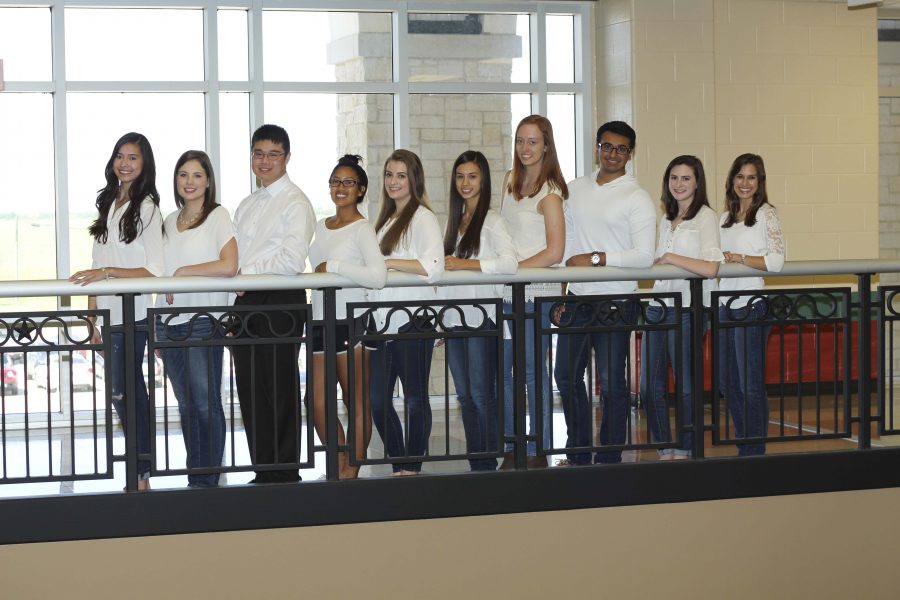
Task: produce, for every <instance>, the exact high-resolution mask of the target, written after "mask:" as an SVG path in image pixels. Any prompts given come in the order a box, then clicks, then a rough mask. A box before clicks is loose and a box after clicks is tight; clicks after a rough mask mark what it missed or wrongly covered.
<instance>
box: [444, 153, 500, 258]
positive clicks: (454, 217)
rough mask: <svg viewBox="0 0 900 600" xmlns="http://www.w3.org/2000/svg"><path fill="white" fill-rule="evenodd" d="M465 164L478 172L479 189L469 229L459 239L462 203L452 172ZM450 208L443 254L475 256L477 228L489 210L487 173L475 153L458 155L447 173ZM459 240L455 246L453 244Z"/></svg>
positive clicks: (478, 241)
mask: <svg viewBox="0 0 900 600" xmlns="http://www.w3.org/2000/svg"><path fill="white" fill-rule="evenodd" d="M466 163H474V164H475V166H477V167H478V170H479V171H481V189H480V190H479V191H478V204H477V205H476V207H475V213H474V214H473V215H472V218H471V220H470V221H469V226H468V228H466V232H465V233H464V234H463V236H462V239H459V224H460V223H461V222H462V217H463V213H464V212H465V209H466V201H465V200H464V199H463V197H462V196H461V195H460V193H459V190H458V189H457V187H456V170H457V169H458V168H459V167H460V166H461V165H464V164H466ZM450 173H451V175H450V207H449V209H448V210H447V230H446V232H445V233H444V254H445V255H447V256H456V257H458V258H471V257H473V256H478V250H479V249H480V246H481V228H482V227H483V226H484V218H485V216H486V215H487V212H488V209H490V207H491V170H490V167H489V166H488V162H487V159H486V158H485V157H484V154H482V153H481V152H479V151H477V150H466V151H465V152H463V153H462V154H460V155H459V156H458V157H457V159H456V162H454V163H453V169H452V170H451V171H450ZM457 239H459V245H457V243H456V240H457Z"/></svg>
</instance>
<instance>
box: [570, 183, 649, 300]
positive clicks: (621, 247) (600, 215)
mask: <svg viewBox="0 0 900 600" xmlns="http://www.w3.org/2000/svg"><path fill="white" fill-rule="evenodd" d="M599 171H600V170H599V169H597V170H595V171H594V172H593V173H591V174H590V175H584V176H582V177H579V178H577V179H575V180H573V181H572V182H570V183H569V199H568V200H566V202H565V205H564V207H565V210H564V214H565V217H566V251H565V256H564V258H563V261H566V260H568V259H569V258H570V257H572V256H575V255H576V254H587V253H591V252H595V251H596V252H605V253H606V264H607V265H608V266H610V267H630V268H635V269H640V268H647V267H649V266H650V265H652V264H653V252H654V249H655V247H654V244H655V242H656V208H655V207H654V205H653V200H651V199H650V194H648V193H647V192H646V191H645V190H644V189H643V188H642V187H641V186H640V185H638V182H637V180H635V178H634V176H632V175H628V174H626V175H622V176H621V177H617V178H616V179H613V180H612V181H610V182H608V183H605V184H603V185H600V184H598V183H597V174H598V173H599ZM569 291H570V292H572V293H573V294H578V295H586V294H618V293H622V294H630V293H633V292H635V291H637V281H602V282H601V281H597V282H575V283H571V284H569Z"/></svg>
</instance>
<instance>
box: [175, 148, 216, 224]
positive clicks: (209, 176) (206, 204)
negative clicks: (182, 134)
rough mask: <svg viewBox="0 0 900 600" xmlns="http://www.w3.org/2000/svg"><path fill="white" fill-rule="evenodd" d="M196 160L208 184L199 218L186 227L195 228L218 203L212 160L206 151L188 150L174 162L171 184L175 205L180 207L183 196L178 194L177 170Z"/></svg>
mask: <svg viewBox="0 0 900 600" xmlns="http://www.w3.org/2000/svg"><path fill="white" fill-rule="evenodd" d="M192 160H196V161H197V162H198V163H200V168H202V169H203V171H204V172H205V173H206V180H207V182H208V185H207V186H206V190H205V191H204V193H203V207H202V208H201V209H200V218H198V219H197V221H196V222H194V223H192V224H191V226H190V227H188V229H196V228H197V227H200V225H202V224H203V222H204V221H205V220H206V217H208V216H209V213H211V212H212V211H213V210H215V208H216V207H217V206H219V203H218V202H216V174H215V172H213V166H212V161H211V160H209V156H207V154H206V152H203V151H202V150H188V151H187V152H185V153H184V154H182V155H181V157H180V158H179V159H178V161H177V162H176V163H175V174H174V175H173V177H172V185H173V187H174V188H175V206H177V207H178V208H181V207H183V206H184V198H182V197H181V196H180V195H179V194H178V171H179V170H180V169H181V167H183V166H184V165H185V164H186V163H187V162H189V161H192Z"/></svg>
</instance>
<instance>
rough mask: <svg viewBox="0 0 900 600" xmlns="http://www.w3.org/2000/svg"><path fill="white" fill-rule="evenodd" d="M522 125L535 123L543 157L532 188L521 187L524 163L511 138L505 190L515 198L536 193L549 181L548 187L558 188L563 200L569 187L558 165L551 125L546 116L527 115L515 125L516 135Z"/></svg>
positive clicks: (567, 193)
mask: <svg viewBox="0 0 900 600" xmlns="http://www.w3.org/2000/svg"><path fill="white" fill-rule="evenodd" d="M524 125H536V126H537V128H538V129H540V130H541V134H542V135H543V136H544V148H545V149H546V151H545V152H544V158H543V159H542V160H541V172H540V174H539V175H538V179H537V181H536V182H535V184H534V188H533V189H530V190H526V189H522V188H523V187H524V186H525V165H523V164H522V161H521V160H519V155H518V153H516V152H515V138H513V148H514V149H513V164H512V170H511V172H510V176H509V181H508V182H507V184H506V191H507V192H509V193H511V194H512V195H513V197H514V198H515V199H516V200H521V199H522V198H525V197H528V196H534V195H535V194H537V193H538V192H539V191H540V190H541V188H542V187H543V186H544V184H545V183H547V182H548V181H549V182H550V187H551V188H555V190H554V191H556V190H558V191H559V195H560V196H562V199H563V200H565V199H566V198H568V197H569V188H568V187H567V186H566V180H565V178H564V177H563V174H562V169H561V168H560V166H559V158H558V157H557V155H556V142H554V141H553V125H551V124H550V121H549V120H548V119H547V117H543V116H541V115H529V116H527V117H525V118H524V119H522V120H521V121H519V124H518V125H517V126H516V136H518V135H519V130H520V129H521V128H522V126H524Z"/></svg>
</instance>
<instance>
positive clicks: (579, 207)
mask: <svg viewBox="0 0 900 600" xmlns="http://www.w3.org/2000/svg"><path fill="white" fill-rule="evenodd" d="M635 141H636V135H635V133H634V129H632V128H631V127H630V126H629V125H628V124H627V123H624V122H622V121H610V122H609V123H606V124H604V125H603V126H602V127H600V129H599V130H598V131H597V148H596V151H597V158H598V163H599V168H598V169H597V170H596V171H594V172H593V173H591V174H590V175H585V176H583V177H579V178H577V179H575V180H574V181H572V182H570V183H569V199H568V200H567V201H566V205H565V208H566V210H565V216H566V251H565V257H564V258H565V260H566V266H569V267H591V266H593V267H602V266H607V265H608V266H611V267H631V268H646V267H649V266H650V265H652V264H653V254H654V249H655V244H656V209H655V208H654V206H653V201H652V200H651V199H650V195H649V194H648V193H647V192H646V191H644V190H643V189H642V188H641V187H640V186H639V185H638V183H637V181H636V180H635V179H634V176H632V175H630V174H628V173H626V172H625V167H626V166H627V165H628V162H629V161H630V160H631V158H632V155H633V152H634V145H635ZM636 291H637V282H636V281H604V282H584V283H571V284H569V286H568V296H569V299H570V301H569V302H566V304H565V306H564V307H563V309H562V310H560V311H559V313H558V314H557V318H558V320H559V323H560V327H561V328H560V335H559V340H558V342H557V357H556V367H555V369H554V376H555V377H556V385H557V387H558V388H559V393H560V397H561V400H562V405H563V412H564V414H565V417H566V425H567V427H568V441H567V442H566V447H567V448H581V449H582V450H581V452H574V451H573V452H572V453H571V454H567V456H568V459H567V460H565V461H560V463H562V464H574V465H581V464H590V463H591V455H590V452H589V451H588V448H590V447H591V446H593V435H592V434H593V431H592V426H591V423H592V419H591V404H590V397H589V396H588V392H587V387H586V386H585V382H584V375H585V370H586V369H587V365H588V363H589V362H590V360H589V359H590V354H591V348H592V347H593V350H594V355H595V358H596V363H597V371H598V373H599V378H600V389H601V393H602V397H603V420H602V424H601V426H600V444H601V445H604V446H606V445H613V446H618V445H622V444H624V443H625V433H626V431H625V428H626V426H627V421H628V410H629V401H628V400H629V391H628V388H627V383H626V373H625V367H626V360H627V357H628V343H629V340H630V338H631V332H630V331H628V330H627V329H624V328H623V327H627V326H629V325H633V324H634V323H635V322H636V318H637V306H636V305H635V303H634V302H624V301H622V300H620V299H618V297H621V296H622V295H624V294H631V293H634V292H636ZM599 294H602V295H603V297H600V298H597V297H596V295H599ZM581 296H588V297H587V298H584V299H583V300H581V299H579V297H581ZM567 327H596V328H599V329H602V328H612V327H618V328H623V329H619V330H616V331H608V332H603V331H601V332H598V333H588V334H566V333H564V332H565V329H566V328H567ZM594 460H595V461H596V462H598V463H601V462H621V460H622V453H621V452H620V451H615V450H613V451H606V452H597V455H596V457H594Z"/></svg>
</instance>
